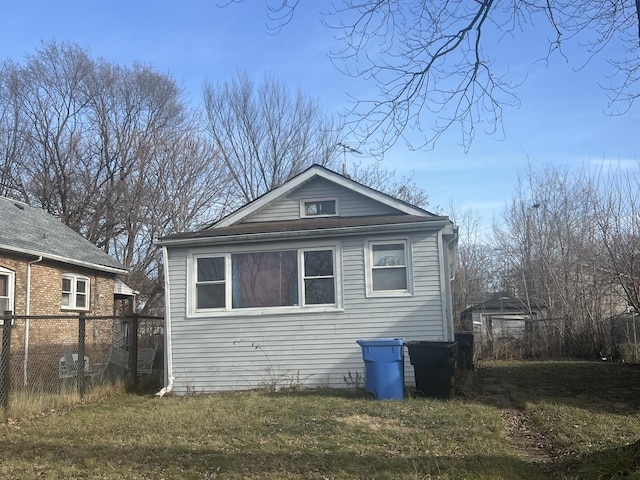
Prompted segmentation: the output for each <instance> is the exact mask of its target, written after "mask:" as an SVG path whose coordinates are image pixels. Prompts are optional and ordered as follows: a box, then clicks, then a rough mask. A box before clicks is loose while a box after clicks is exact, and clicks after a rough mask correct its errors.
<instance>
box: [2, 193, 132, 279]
mask: <svg viewBox="0 0 640 480" xmlns="http://www.w3.org/2000/svg"><path fill="white" fill-rule="evenodd" d="M0 250H5V251H10V252H17V253H22V254H27V255H36V256H42V257H43V258H47V259H49V260H54V261H59V262H64V263H68V264H72V265H77V266H82V267H87V268H92V269H95V270H99V271H104V272H110V273H116V274H124V273H126V269H125V268H124V267H123V266H122V265H121V264H120V263H118V262H117V261H116V260H114V259H113V258H111V257H110V256H109V255H108V254H106V253H105V252H103V251H102V250H100V249H99V248H98V247H96V246H95V245H93V244H92V243H91V242H89V241H88V240H86V239H85V238H83V237H82V235H80V234H79V233H77V232H75V231H74V230H72V229H71V228H69V227H67V226H66V225H64V224H63V223H62V222H61V221H60V220H59V219H57V218H55V217H53V216H51V215H49V214H48V213H47V212H45V211H44V210H42V209H39V208H35V207H32V206H30V205H27V204H25V203H22V202H19V201H17V200H12V199H10V198H6V197H0Z"/></svg>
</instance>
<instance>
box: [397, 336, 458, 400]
mask: <svg viewBox="0 0 640 480" xmlns="http://www.w3.org/2000/svg"><path fill="white" fill-rule="evenodd" d="M405 345H406V346H407V348H408V349H409V358H410V360H411V365H413V370H414V372H415V378H416V393H417V394H418V395H423V396H426V397H434V398H443V399H449V398H451V397H452V396H453V372H454V370H455V367H456V355H457V352H458V344H457V342H420V341H413V342H405Z"/></svg>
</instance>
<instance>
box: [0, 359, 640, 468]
mask: <svg viewBox="0 0 640 480" xmlns="http://www.w3.org/2000/svg"><path fill="white" fill-rule="evenodd" d="M639 374H640V369H638V368H636V367H630V366H625V365H611V364H600V363H596V362H593V363H590V362H495V363H494V362H492V363H484V364H483V365H482V366H481V368H480V369H479V374H478V375H479V377H484V378H487V377H490V378H492V379H493V384H494V385H496V384H497V385H500V386H502V388H504V391H505V395H507V396H508V397H509V398H511V400H512V402H513V404H514V406H515V407H516V408H519V409H520V410H521V411H522V413H523V414H524V415H525V416H526V418H527V420H528V422H530V424H531V425H532V426H533V427H534V428H535V430H537V431H538V432H539V433H540V434H542V435H544V436H545V438H548V439H550V440H551V441H552V442H553V445H555V447H556V448H557V452H556V453H559V456H558V457H555V458H557V460H555V461H554V462H551V463H549V464H546V465H542V466H541V465H537V464H532V463H530V462H528V461H527V460H526V459H524V458H523V457H522V455H521V454H519V453H518V452H517V451H516V449H515V448H514V446H513V445H512V444H511V441H510V439H509V437H508V435H507V433H506V431H505V427H504V425H503V423H502V419H501V413H502V407H501V406H500V405H497V404H495V403H492V399H491V398H490V397H488V396H486V397H485V396H483V395H475V396H474V394H473V389H472V388H466V389H464V392H465V395H461V396H458V397H457V398H455V399H454V400H451V401H439V400H432V399H425V398H417V399H414V398H408V399H406V400H405V401H402V402H393V401H375V400H368V399H367V398H365V395H364V394H363V393H362V392H361V391H356V392H355V393H354V391H353V390H351V391H336V390H326V391H325V390H319V391H305V390H302V391H296V392H280V393H269V392H266V391H262V392H242V393H224V394H217V395H194V396H186V397H168V398H162V399H160V398H156V397H153V396H149V395H147V396H144V395H131V394H130V395H124V394H123V395H118V396H112V397H106V398H105V399H104V400H103V401H101V402H99V403H90V404H80V405H78V406H77V407H76V408H73V409H71V410H68V409H67V410H64V409H62V410H58V411H57V410H52V411H49V413H48V414H47V415H45V416H39V417H33V418H26V419H23V420H21V421H18V422H10V423H5V424H3V425H1V426H0V444H1V445H2V446H3V454H2V459H1V460H0V478H24V479H35V478H42V477H44V478H48V479H62V478H64V479H68V478H83V479H94V478H95V479H98V478H100V479H111V478H114V479H115V478H117V479H134V480H135V479H148V478H164V479H170V478H171V479H173V478H178V479H182V478H184V479H192V478H194V479H212V478H220V479H251V478H261V479H367V478H369V479H394V480H395V479H433V478H438V479H470V480H476V479H487V480H488V479H496V480H501V479H505V480H506V479H524V480H528V479H529V480H542V479H545V478H557V479H563V480H573V479H594V480H595V479H597V480H613V479H632V478H639V477H640V475H639V470H638V465H639V464H640V462H639V457H638V455H639V454H640V446H639V444H637V443H635V442H636V440H638V439H639V438H640V420H639V415H638V406H639V405H640V403H639V399H640V396H638V390H637V389H638V386H639V385H640V377H639ZM469 380H470V381H472V380H474V379H473V376H471V377H470V378H469ZM471 384H473V382H471Z"/></svg>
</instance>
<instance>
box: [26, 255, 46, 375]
mask: <svg viewBox="0 0 640 480" xmlns="http://www.w3.org/2000/svg"><path fill="white" fill-rule="evenodd" d="M41 261H42V255H40V256H39V257H38V258H37V259H36V260H33V261H31V262H27V295H26V298H25V302H26V303H25V307H24V314H25V317H27V318H26V320H25V323H24V360H23V361H22V378H23V379H24V380H23V383H24V385H25V386H26V385H27V383H28V379H27V365H28V364H29V326H30V325H29V324H30V322H31V320H30V318H29V315H31V265H33V264H34V263H39V262H41Z"/></svg>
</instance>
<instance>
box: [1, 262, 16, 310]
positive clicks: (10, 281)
mask: <svg viewBox="0 0 640 480" xmlns="http://www.w3.org/2000/svg"><path fill="white" fill-rule="evenodd" d="M0 277H3V278H4V281H3V282H2V283H0V314H2V313H4V312H5V310H10V311H12V312H13V313H15V312H14V310H13V308H14V307H13V292H14V285H15V281H16V274H15V272H13V271H12V270H8V269H6V268H3V267H0ZM3 284H4V285H3Z"/></svg>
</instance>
